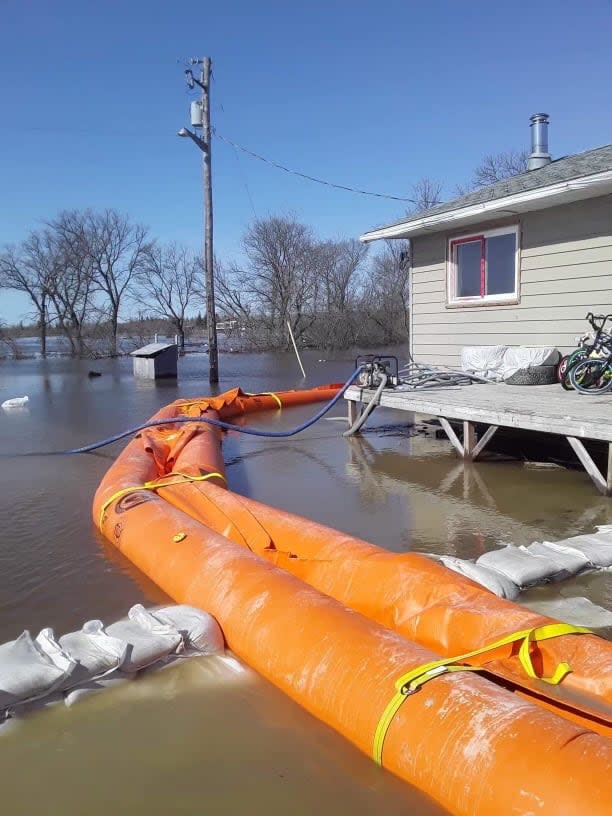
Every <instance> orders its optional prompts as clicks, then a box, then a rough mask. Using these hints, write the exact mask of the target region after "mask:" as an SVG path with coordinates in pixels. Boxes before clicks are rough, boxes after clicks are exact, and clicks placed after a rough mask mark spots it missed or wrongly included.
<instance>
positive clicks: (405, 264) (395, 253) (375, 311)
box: [363, 240, 410, 343]
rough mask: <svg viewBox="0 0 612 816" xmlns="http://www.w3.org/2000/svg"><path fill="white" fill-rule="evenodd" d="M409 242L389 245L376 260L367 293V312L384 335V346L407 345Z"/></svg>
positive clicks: (365, 292) (390, 243) (375, 257)
mask: <svg viewBox="0 0 612 816" xmlns="http://www.w3.org/2000/svg"><path fill="white" fill-rule="evenodd" d="M409 251H410V244H409V242H408V241H397V240H395V241H385V246H384V248H383V250H382V252H379V253H378V254H377V255H375V256H374V258H373V260H372V264H371V266H370V270H369V276H368V282H367V285H366V287H365V289H364V295H363V308H364V311H365V312H366V313H367V315H368V318H369V319H370V320H371V321H372V322H373V323H375V324H376V325H377V326H378V327H379V329H380V331H381V338H380V340H381V343H397V342H403V341H405V340H406V339H407V338H408V327H409V306H408V280H409Z"/></svg>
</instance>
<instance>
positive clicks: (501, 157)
mask: <svg viewBox="0 0 612 816" xmlns="http://www.w3.org/2000/svg"><path fill="white" fill-rule="evenodd" d="M528 158H529V153H528V152H527V151H526V150H520V151H517V150H508V151H507V152H505V153H498V154H497V155H494V156H493V155H490V156H485V158H484V159H483V161H482V164H479V165H478V167H477V168H476V169H475V170H474V179H473V186H474V187H486V186H487V185H488V184H494V183H495V182H496V181H502V180H503V179H506V178H511V177H512V176H518V175H519V174H520V173H525V172H526V170H527V159H528Z"/></svg>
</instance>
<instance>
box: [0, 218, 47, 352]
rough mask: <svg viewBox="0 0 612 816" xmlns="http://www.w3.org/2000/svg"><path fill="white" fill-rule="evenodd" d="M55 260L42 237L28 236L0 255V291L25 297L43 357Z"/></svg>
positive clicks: (45, 348) (37, 235) (33, 234)
mask: <svg viewBox="0 0 612 816" xmlns="http://www.w3.org/2000/svg"><path fill="white" fill-rule="evenodd" d="M55 263H56V257H55V254H54V252H53V251H52V247H51V246H49V244H48V242H47V241H46V240H45V237H44V236H42V235H41V234H40V233H35V232H33V233H31V234H30V236H29V237H28V238H27V239H26V240H25V241H24V242H23V243H22V244H21V245H20V246H18V247H15V246H10V247H7V249H6V250H5V251H4V252H3V253H2V254H1V255H0V289H12V290H13V291H15V292H22V293H23V294H25V295H27V297H28V298H29V300H30V303H31V304H32V306H33V307H34V308H33V315H34V319H35V321H36V325H37V328H38V333H39V338H40V354H41V356H42V357H45V356H46V354H47V329H48V326H49V322H50V316H49V307H50V292H51V288H52V285H53V280H54V278H55V268H54V267H55Z"/></svg>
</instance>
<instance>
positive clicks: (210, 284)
mask: <svg viewBox="0 0 612 816" xmlns="http://www.w3.org/2000/svg"><path fill="white" fill-rule="evenodd" d="M190 62H191V64H192V65H201V66H202V71H201V74H200V78H199V79H196V77H194V76H193V73H192V71H191V70H190V69H187V71H185V74H186V75H187V85H188V87H189V88H193V87H194V85H198V86H199V87H200V89H201V91H202V94H201V97H200V102H199V103H196V102H194V103H192V105H191V124H192V126H193V127H195V128H201V129H202V138H200V137H199V136H198V135H197V134H196V133H193V132H192V131H190V130H187V128H181V129H180V130H179V132H178V135H179V136H188V137H189V138H190V139H191V140H192V141H193V142H195V144H196V145H197V146H198V147H199V148H200V150H201V151H202V169H203V177H204V280H205V283H206V325H207V326H208V381H209V382H210V383H211V385H216V384H217V383H218V382H219V351H218V347H217V316H216V313H215V282H214V269H213V206H212V166H211V149H212V138H211V132H210V79H211V68H212V61H211V59H210V57H204V59H192V60H190ZM194 106H195V109H194Z"/></svg>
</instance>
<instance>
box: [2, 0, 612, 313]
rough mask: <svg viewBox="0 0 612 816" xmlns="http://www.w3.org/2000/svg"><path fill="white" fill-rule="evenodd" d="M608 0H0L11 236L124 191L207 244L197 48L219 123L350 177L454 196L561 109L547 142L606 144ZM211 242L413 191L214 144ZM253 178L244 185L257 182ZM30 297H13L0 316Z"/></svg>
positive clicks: (227, 131) (348, 229)
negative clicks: (322, 181)
mask: <svg viewBox="0 0 612 816" xmlns="http://www.w3.org/2000/svg"><path fill="white" fill-rule="evenodd" d="M611 34H612V4H611V3H610V2H609V0H602V1H601V2H598V1H593V0H587V1H586V2H581V3H576V2H566V1H564V0H557V2H549V0H540V1H539V2H537V3H534V2H522V0H515V2H511V3H492V2H490V0H487V1H486V2H471V3H470V2H461V3H459V2H436V0H433V1H432V0H430V2H427V3H411V2H408V1H407V0H401V1H399V2H391V1H390V0H379V2H372V0H369V1H368V2H364V0H351V1H350V2H349V1H347V0H327V2H319V0H310V2H307V3H295V2H291V0H289V2H287V0H284V2H280V1H277V0H274V1H273V2H269V1H267V0H259V2H253V0H251V1H250V2H246V0H238V1H237V2H232V1H231V0H225V2H212V0H208V2H204V3H186V2H184V3H176V2H175V3H170V2H167V0H165V1H164V2H162V0H148V2H143V0H122V2H117V0H96V2H91V0H2V2H0V246H1V245H3V244H5V243H9V242H17V241H19V240H21V239H22V238H23V237H24V236H25V235H26V233H27V232H28V230H30V229H32V228H35V227H37V226H38V225H40V223H41V221H42V220H44V219H45V218H50V217H52V216H53V215H54V214H56V213H57V212H59V211H60V210H62V209H67V208H86V207H92V208H104V207H116V208H118V209H121V210H123V211H125V212H127V213H129V214H130V215H131V216H132V217H133V218H134V219H135V220H137V221H140V222H142V223H145V224H147V225H149V226H150V227H151V230H152V232H153V233H154V234H155V235H157V236H159V237H160V238H161V239H163V240H168V241H170V240H177V241H181V242H184V243H187V244H189V245H192V246H193V247H198V246H200V243H201V224H202V209H201V201H202V192H201V169H200V156H199V152H198V150H197V148H196V147H195V145H193V144H192V143H191V142H190V141H189V140H187V139H179V138H177V137H176V131H177V130H178V128H179V127H181V126H182V125H188V124H189V118H188V117H189V111H188V106H189V98H190V97H189V95H188V92H187V89H186V87H185V84H184V76H183V71H184V68H185V65H184V62H185V60H186V59H187V58H188V57H191V56H202V55H204V54H208V55H210V56H211V57H212V59H213V71H214V78H215V82H214V84H213V88H212V101H213V108H212V111H213V123H214V125H215V126H216V127H217V129H218V131H219V132H220V133H222V134H223V135H225V136H227V137H228V138H230V139H232V140H234V141H236V142H238V143H240V144H243V145H245V146H247V147H249V148H251V149H252V150H254V151H256V152H258V153H261V154H263V155H264V156H267V157H269V158H271V159H274V160H276V161H278V162H280V163H284V164H287V165H289V166H291V167H295V168H297V169H300V170H302V171H304V172H306V173H309V174H312V175H316V176H321V177H323V178H327V179H330V180H332V181H336V182H338V183H340V184H347V185H350V186H355V187H360V188H365V189H371V190H374V191H380V192H385V193H391V194H395V195H400V196H403V195H409V194H410V188H411V185H412V184H413V183H414V182H415V181H417V180H418V179H419V178H420V177H422V176H431V177H433V178H436V179H439V180H440V181H443V182H444V183H445V192H446V195H447V197H451V195H452V192H453V189H454V187H455V185H456V184H458V183H462V182H465V181H466V180H467V179H468V178H469V177H470V174H471V171H472V169H473V168H474V166H475V165H476V164H477V163H478V162H479V160H480V159H481V158H482V157H483V155H484V154H486V153H490V152H499V151H501V150H506V149H510V148H522V147H527V146H528V142H529V126H528V125H529V123H528V118H529V115H530V114H532V113H535V112H539V111H542V110H543V111H546V112H548V113H549V114H550V116H551V131H550V149H551V152H552V153H553V155H554V156H557V157H558V156H561V155H564V154H567V153H573V152H576V151H579V150H584V149H588V148H590V147H596V146H599V145H602V144H608V143H610V142H612V106H611V105H610V77H611V75H612V48H611V47H610V42H611ZM213 178H214V203H215V242H216V246H215V249H216V253H217V254H218V255H219V256H220V257H221V258H222V259H225V260H229V259H231V258H232V257H239V256H240V238H241V235H242V232H243V230H244V228H245V226H246V225H247V224H248V223H249V220H250V219H252V218H253V214H254V212H255V213H256V214H257V215H258V216H265V215H267V214H269V213H283V212H287V211H291V212H293V213H294V214H295V215H296V216H297V217H299V218H300V219H302V220H303V221H305V222H307V223H309V224H310V225H312V227H313V228H314V229H315V230H316V231H317V232H318V233H319V234H320V235H321V236H322V237H348V236H357V235H359V234H360V233H361V232H363V231H364V230H366V229H368V228H371V227H373V226H375V225H378V224H381V223H385V222H387V221H390V220H393V219H394V218H397V217H398V216H399V217H401V215H402V214H403V211H404V208H403V206H402V204H401V203H399V202H393V201H385V200H382V199H376V198H366V197H361V196H357V195H353V194H349V193H345V192H340V191H334V190H330V189H329V188H326V187H321V186H317V185H313V184H310V183H308V182H305V181H301V180H299V179H296V178H295V177H292V176H289V175H287V174H285V173H282V172H280V171H278V170H275V169H272V168H270V167H268V166H266V165H264V164H261V163H259V162H256V161H254V160H252V159H249V158H247V157H246V156H244V155H240V157H239V158H237V156H236V153H235V151H234V150H233V149H232V148H230V147H228V146H227V145H225V144H222V143H219V142H218V141H217V142H216V143H215V144H214V151H213ZM247 190H248V192H247ZM26 311H27V306H26V304H25V302H24V301H23V300H22V299H21V298H19V297H16V296H12V295H7V294H6V293H5V292H3V293H1V294H0V319H4V320H6V321H9V322H13V321H15V320H18V319H19V318H20V317H21V316H22V315H23V314H24V313H25V312H26Z"/></svg>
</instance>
